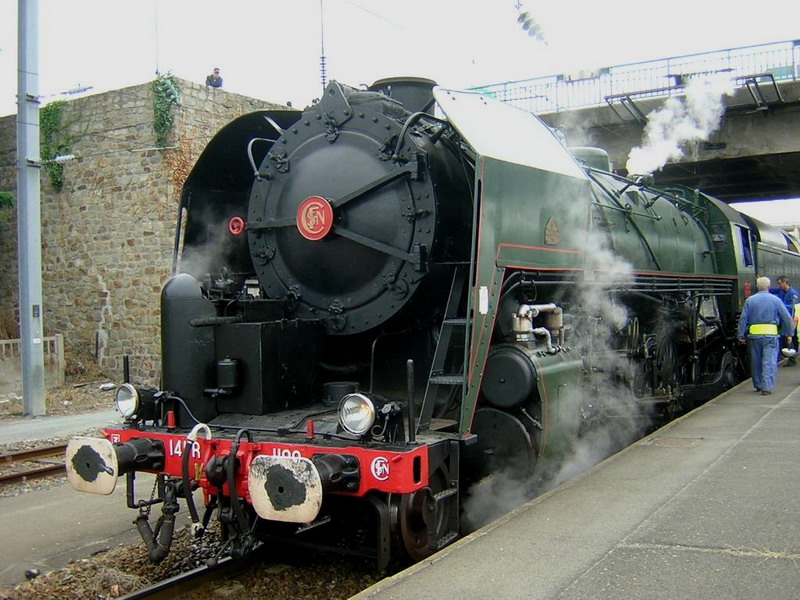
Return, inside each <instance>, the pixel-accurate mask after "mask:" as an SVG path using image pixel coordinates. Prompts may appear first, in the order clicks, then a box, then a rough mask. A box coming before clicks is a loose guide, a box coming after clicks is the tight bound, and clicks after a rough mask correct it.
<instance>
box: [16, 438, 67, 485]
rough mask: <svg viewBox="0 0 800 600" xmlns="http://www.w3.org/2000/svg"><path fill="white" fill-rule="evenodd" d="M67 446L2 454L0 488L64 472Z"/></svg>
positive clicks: (44, 447)
mask: <svg viewBox="0 0 800 600" xmlns="http://www.w3.org/2000/svg"><path fill="white" fill-rule="evenodd" d="M66 450H67V446H66V444H58V445H55V446H42V447H41V448H33V449H30V450H18V451H15V452H5V453H2V454H0V486H4V485H10V484H13V483H22V482H25V481H27V480H29V479H38V478H41V477H47V476H48V475H59V474H61V473H63V472H64V453H65V452H66Z"/></svg>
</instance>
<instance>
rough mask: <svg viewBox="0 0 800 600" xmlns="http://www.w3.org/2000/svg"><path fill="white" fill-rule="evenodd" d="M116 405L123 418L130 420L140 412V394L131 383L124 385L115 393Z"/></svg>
mask: <svg viewBox="0 0 800 600" xmlns="http://www.w3.org/2000/svg"><path fill="white" fill-rule="evenodd" d="M114 404H116V405H117V410H118V411H119V412H120V413H121V414H122V416H123V417H125V418H126V419H129V418H131V417H132V416H133V415H135V414H136V413H137V411H138V410H139V392H137V391H136V388H135V387H133V386H132V385H131V384H130V383H123V384H122V385H121V386H119V387H118V388H117V391H116V392H115V393H114Z"/></svg>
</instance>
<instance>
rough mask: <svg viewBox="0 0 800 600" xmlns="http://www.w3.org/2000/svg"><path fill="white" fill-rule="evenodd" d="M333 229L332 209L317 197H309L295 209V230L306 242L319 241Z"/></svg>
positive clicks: (322, 199)
mask: <svg viewBox="0 0 800 600" xmlns="http://www.w3.org/2000/svg"><path fill="white" fill-rule="evenodd" d="M332 227H333V208H331V205H330V204H329V203H328V202H327V200H325V198H321V197H319V196H309V197H308V198H306V199H305V200H303V203H302V204H301V205H300V208H298V209H297V230H298V231H299V232H300V235H302V236H303V237H304V238H306V239H307V240H311V241H312V242H316V241H317V240H321V239H322V238H324V237H325V236H326V235H328V232H330V230H331V228H332Z"/></svg>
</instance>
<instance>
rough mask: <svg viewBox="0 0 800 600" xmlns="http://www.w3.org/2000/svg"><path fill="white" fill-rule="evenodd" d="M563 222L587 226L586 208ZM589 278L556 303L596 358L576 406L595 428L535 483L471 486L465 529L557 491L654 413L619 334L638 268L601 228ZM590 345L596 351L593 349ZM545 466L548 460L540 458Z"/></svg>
mask: <svg viewBox="0 0 800 600" xmlns="http://www.w3.org/2000/svg"><path fill="white" fill-rule="evenodd" d="M565 210H567V211H569V213H571V214H568V215H566V214H565V215H564V218H565V219H566V220H568V221H569V222H572V223H580V222H585V220H586V215H585V214H582V213H581V211H582V210H585V208H582V207H581V203H575V204H574V205H568V206H565ZM579 239H580V242H579V243H580V244H581V249H582V250H583V255H584V256H585V264H584V268H585V273H586V279H585V280H583V281H579V282H577V283H578V285H576V286H574V287H573V288H570V292H569V296H565V297H556V298H553V300H554V301H555V302H556V304H559V305H560V306H562V307H563V308H564V311H565V313H569V314H570V315H571V316H572V317H574V319H575V320H574V321H573V322H572V323H573V335H572V336H571V337H570V338H569V341H568V345H572V346H577V345H584V353H585V354H586V355H587V356H589V357H591V369H590V373H589V374H588V375H587V377H586V381H585V385H584V386H583V388H582V389H575V397H574V398H573V401H575V402H577V403H579V404H580V405H581V406H583V407H584V408H587V409H589V410H590V411H593V412H594V413H595V415H596V416H598V418H597V419H595V426H593V427H592V428H591V429H588V430H586V431H584V432H583V433H582V435H581V437H580V438H579V439H578V440H577V441H576V443H575V445H574V447H573V449H572V452H571V454H570V455H569V456H567V457H561V458H562V459H563V460H560V461H559V462H558V463H557V464H550V465H546V466H545V465H544V462H542V465H543V466H544V468H542V469H541V470H539V471H538V473H537V475H536V478H535V479H534V478H529V479H528V480H520V479H519V478H515V477H514V475H512V472H513V469H509V470H508V471H507V472H502V471H501V472H497V473H493V474H491V475H489V476H487V477H485V478H484V479H483V480H481V481H480V482H478V483H477V484H476V485H474V486H472V488H471V489H470V490H469V493H468V495H467V496H466V497H465V499H464V504H463V508H464V524H465V527H466V529H467V530H474V529H476V528H478V527H482V526H483V525H486V524H487V523H489V522H491V521H493V520H494V519H497V518H499V517H500V516H502V515H504V514H506V513H508V512H509V511H511V510H513V509H514V508H516V507H517V506H519V505H520V504H522V503H523V502H525V501H527V500H529V499H530V498H532V497H534V496H536V495H539V494H541V493H544V492H546V491H547V490H549V489H553V488H555V487H557V486H558V485H560V484H562V483H564V482H565V481H567V480H569V479H571V478H572V477H574V476H576V475H578V474H580V473H582V472H583V471H585V470H586V469H588V468H590V467H592V466H594V465H595V464H597V463H599V462H600V461H602V460H603V459H605V458H606V457H608V456H610V455H611V454H613V453H614V452H617V451H619V450H620V449H622V448H624V447H625V446H627V445H629V444H630V443H632V442H633V441H635V440H636V439H639V438H640V437H641V436H642V435H643V433H644V432H645V430H646V428H647V427H648V426H649V424H650V415H649V414H647V412H646V411H645V410H643V409H642V406H641V404H640V403H639V402H638V401H637V399H636V398H635V397H634V394H633V391H632V390H631V389H630V387H629V385H628V380H627V379H626V377H623V376H621V374H623V373H625V372H626V371H628V370H629V368H630V365H629V363H628V360H627V357H626V356H625V355H624V353H620V352H619V350H618V347H619V340H620V332H621V331H622V330H623V329H624V328H625V326H626V325H627V324H628V322H629V318H630V315H629V311H628V309H627V307H626V306H625V305H624V304H622V303H621V302H618V301H616V300H615V294H614V293H612V292H611V290H613V289H620V288H621V287H622V288H624V287H626V284H627V283H628V282H630V281H632V278H633V266H632V265H631V264H630V263H629V262H628V261H626V260H625V259H624V258H622V257H620V256H619V255H618V254H616V253H615V252H614V250H613V249H612V247H611V243H610V241H609V239H608V238H607V237H606V235H605V233H604V232H603V231H602V230H595V231H590V232H588V233H587V235H581V236H580V238H579ZM589 344H591V345H589ZM539 460H541V461H545V459H543V458H540V459H539Z"/></svg>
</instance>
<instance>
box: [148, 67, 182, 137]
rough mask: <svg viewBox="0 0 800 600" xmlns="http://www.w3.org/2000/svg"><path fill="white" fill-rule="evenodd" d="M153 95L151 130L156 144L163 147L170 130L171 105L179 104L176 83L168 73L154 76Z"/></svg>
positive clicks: (171, 119) (171, 120)
mask: <svg viewBox="0 0 800 600" xmlns="http://www.w3.org/2000/svg"><path fill="white" fill-rule="evenodd" d="M153 96H154V101H153V130H154V131H155V133H156V146H161V147H164V146H166V145H167V138H168V137H169V134H170V131H172V123H173V117H172V107H173V106H175V105H177V104H180V94H179V90H178V83H177V82H176V81H175V78H174V77H173V76H172V75H171V74H170V73H166V74H164V75H159V76H158V77H156V78H155V80H154V81H153Z"/></svg>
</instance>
